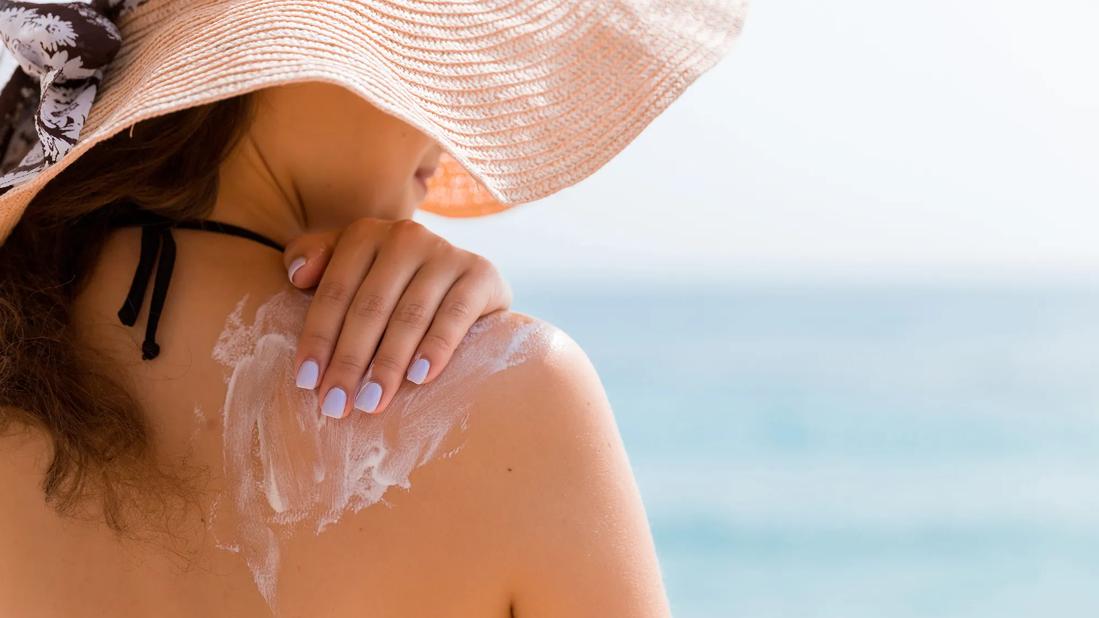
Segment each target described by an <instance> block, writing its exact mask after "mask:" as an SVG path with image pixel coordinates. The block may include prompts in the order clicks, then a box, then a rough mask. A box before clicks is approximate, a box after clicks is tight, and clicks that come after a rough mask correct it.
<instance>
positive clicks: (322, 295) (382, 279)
mask: <svg viewBox="0 0 1099 618" xmlns="http://www.w3.org/2000/svg"><path fill="white" fill-rule="evenodd" d="M283 262H284V263H285V264H286V267H287V272H288V273H289V276H290V282H291V283H292V284H293V285H294V286H296V287H298V288H301V289H309V288H312V287H314V286H316V288H317V289H316V293H315V295H314V297H313V301H312V303H311V304H310V305H309V310H308V313H307V314H306V318H305V327H304V329H303V330H302V334H301V337H300V338H299V340H298V347H297V354H296V357H295V359H294V363H295V364H294V366H295V368H296V369H297V385H298V386H299V387H301V388H307V389H313V388H317V386H318V385H319V386H320V390H319V391H318V393H319V395H320V399H321V412H322V413H324V414H326V415H328V416H332V417H336V418H342V417H344V416H346V415H347V414H348V413H349V412H350V410H351V408H352V407H355V408H358V409H359V410H362V411H364V412H372V413H375V414H376V413H379V412H381V411H382V410H384V409H385V407H386V405H388V403H389V402H390V401H391V400H392V399H393V395H394V394H395V393H396V392H397V387H398V386H400V384H401V382H402V381H403V380H405V379H408V380H409V381H411V382H414V383H416V384H424V383H426V382H430V381H431V380H432V379H434V377H435V376H437V375H439V373H440V372H441V371H442V370H443V368H444V367H445V366H446V364H447V362H449V361H450V357H451V355H452V354H453V353H454V349H455V347H456V346H457V345H458V343H459V342H461V340H462V338H463V337H464V336H465V334H466V332H467V331H468V330H469V327H470V326H471V325H472V324H473V323H474V322H475V321H477V319H478V318H480V317H481V316H483V315H486V314H489V313H492V312H493V311H498V310H501V309H507V308H508V307H509V306H510V305H511V289H510V288H509V286H508V284H507V282H506V281H504V280H503V278H502V277H501V276H500V274H499V273H498V272H497V271H496V268H495V267H494V266H493V265H492V263H491V262H489V261H488V260H487V259H485V258H483V257H481V256H480V255H477V254H475V253H470V252H468V251H464V250H462V249H459V248H457V247H455V246H453V245H451V244H450V243H449V242H447V241H446V240H445V239H443V238H441V237H440V236H437V235H435V234H434V233H432V232H431V231H429V230H428V229H427V228H426V227H424V226H423V225H421V224H419V223H417V222H415V221H412V220H410V219H399V220H389V219H374V218H363V219H359V220H358V221H355V222H354V223H352V224H351V225H349V226H348V227H347V228H345V229H343V230H338V231H325V232H310V233H307V234H303V235H301V236H298V237H297V238H295V239H293V240H292V241H291V242H290V243H289V244H288V245H287V247H286V252H285V253H284V254H283ZM318 282H319V283H318ZM368 363H369V365H368ZM364 373H365V375H364Z"/></svg>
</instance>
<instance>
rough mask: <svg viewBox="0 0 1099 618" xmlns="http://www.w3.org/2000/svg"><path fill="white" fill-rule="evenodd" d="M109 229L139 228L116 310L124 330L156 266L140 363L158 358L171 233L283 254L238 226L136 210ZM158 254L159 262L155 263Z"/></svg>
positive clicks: (133, 317) (124, 214)
mask: <svg viewBox="0 0 1099 618" xmlns="http://www.w3.org/2000/svg"><path fill="white" fill-rule="evenodd" d="M111 225H114V226H118V227H124V226H140V227H141V257H139V258H138V261H137V268H136V269H135V270H134V279H133V281H132V282H131V283H130V292H129V293H128V294H126V300H125V301H124V302H123V303H122V308H120V309H119V310H118V319H119V320H120V321H121V322H122V323H123V324H125V325H126V326H133V325H134V324H136V323H137V314H138V312H140V311H141V303H142V301H143V300H145V290H146V289H147V288H148V286H149V275H150V274H152V272H153V263H154V262H156V265H157V268H156V279H155V280H154V281H153V298H152V302H151V304H150V306H149V319H148V320H147V322H146V324H145V341H143V342H142V343H141V358H142V359H143V360H152V359H154V358H156V357H157V355H158V354H160V345H159V344H158V343H157V342H156V327H157V325H158V324H159V323H160V316H161V314H162V313H163V312H164V301H165V299H166V298H167V297H168V284H169V283H171V280H172V268H173V267H174V266H175V263H176V241H175V238H173V237H172V229H174V228H182V229H188V230H203V231H207V232H217V233H220V234H228V235H230V236H238V237H240V238H246V239H248V240H253V241H255V242H258V243H260V244H263V245H266V246H268V247H271V248H272V249H274V250H276V251H279V252H283V251H285V250H286V249H285V247H283V246H282V245H281V244H279V243H277V242H275V241H274V240H271V239H270V238H268V237H266V236H264V235H262V234H260V233H258V232H253V231H252V230H249V229H247V228H243V227H240V226H239V225H233V224H232V223H224V222H221V221H215V220H213V219H179V220H176V219H170V218H168V217H165V216H163V215H159V214H157V213H154V212H152V211H148V210H144V209H141V208H139V207H132V208H131V209H130V210H129V211H124V212H122V213H121V214H119V215H117V216H116V217H115V218H114V219H113V220H112V221H111ZM158 253H159V254H160V259H159V260H157V254H158Z"/></svg>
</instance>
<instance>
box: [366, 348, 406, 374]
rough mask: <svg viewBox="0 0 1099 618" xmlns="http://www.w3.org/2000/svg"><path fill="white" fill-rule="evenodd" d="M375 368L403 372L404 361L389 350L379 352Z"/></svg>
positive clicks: (375, 359) (390, 371)
mask: <svg viewBox="0 0 1099 618" xmlns="http://www.w3.org/2000/svg"><path fill="white" fill-rule="evenodd" d="M373 365H374V368H375V370H379V369H380V370H382V371H383V372H388V373H402V372H404V362H402V361H401V360H398V359H397V357H396V356H394V355H393V354H392V353H388V352H379V353H378V355H377V356H375V357H374V362H373Z"/></svg>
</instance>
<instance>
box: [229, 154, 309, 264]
mask: <svg viewBox="0 0 1099 618" xmlns="http://www.w3.org/2000/svg"><path fill="white" fill-rule="evenodd" d="M218 174H219V184H218V196H217V200H216V201H215V203H214V209H213V211H212V212H211V213H210V215H209V218H210V219H215V220H217V221H222V222H225V223H232V224H234V225H239V226H241V227H245V228H248V229H250V230H252V231H254V232H258V233H260V234H263V235H264V236H267V237H268V238H271V239H272V240H274V241H276V242H278V243H279V244H282V245H283V246H285V245H286V244H287V243H288V242H289V241H290V239H292V238H294V237H295V236H297V235H299V234H301V233H302V232H304V231H305V230H306V229H308V227H309V221H308V218H307V216H306V210H305V208H304V206H303V204H302V200H301V196H300V195H299V194H298V191H297V189H296V187H295V186H294V182H293V177H292V175H291V174H289V173H288V172H287V171H285V170H280V169H278V168H277V167H276V166H272V165H271V164H269V162H268V159H267V158H265V157H264V156H263V154H262V153H261V152H260V150H259V148H257V147H256V144H255V141H253V140H252V139H251V137H250V136H249V135H245V136H244V137H243V138H241V141H240V142H239V143H238V144H237V147H236V148H234V149H233V151H232V152H231V153H230V154H229V156H228V157H227V158H226V159H225V161H224V162H222V164H221V167H220V168H219V170H218Z"/></svg>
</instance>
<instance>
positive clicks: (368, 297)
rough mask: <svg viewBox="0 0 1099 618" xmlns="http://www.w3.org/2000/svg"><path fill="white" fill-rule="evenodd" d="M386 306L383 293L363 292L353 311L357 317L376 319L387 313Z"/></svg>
mask: <svg viewBox="0 0 1099 618" xmlns="http://www.w3.org/2000/svg"><path fill="white" fill-rule="evenodd" d="M385 307H386V302H385V297H383V296H382V295H381V294H363V295H362V297H361V298H359V299H358V300H356V301H355V306H354V308H353V309H352V312H353V314H354V315H355V317H358V318H364V319H366V320H371V321H374V320H377V319H379V318H380V317H382V316H383V315H384V314H385Z"/></svg>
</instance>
